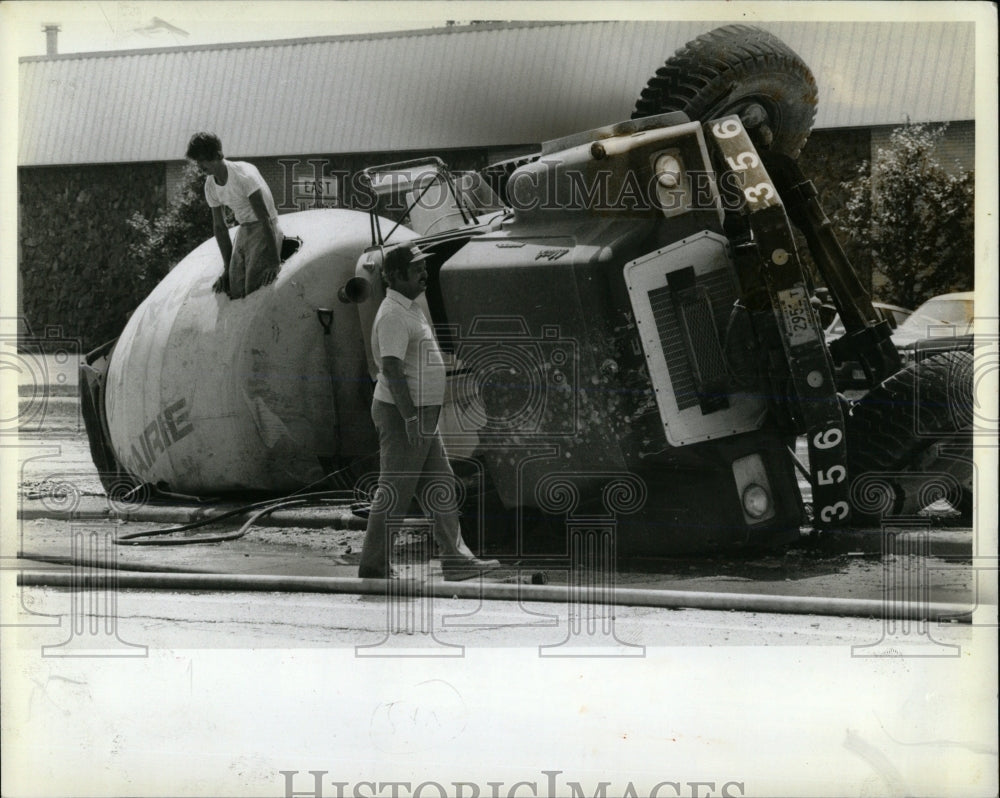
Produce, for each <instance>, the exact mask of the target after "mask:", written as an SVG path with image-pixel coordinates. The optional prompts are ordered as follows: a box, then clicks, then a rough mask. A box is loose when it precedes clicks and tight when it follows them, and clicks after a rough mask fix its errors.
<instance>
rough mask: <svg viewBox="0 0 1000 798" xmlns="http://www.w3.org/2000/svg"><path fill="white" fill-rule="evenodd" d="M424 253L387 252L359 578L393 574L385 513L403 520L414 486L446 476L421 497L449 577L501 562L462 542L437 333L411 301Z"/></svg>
mask: <svg viewBox="0 0 1000 798" xmlns="http://www.w3.org/2000/svg"><path fill="white" fill-rule="evenodd" d="M426 258H427V255H426V254H425V253H423V252H421V251H420V250H419V249H417V248H416V247H414V246H410V245H408V244H403V245H401V246H398V247H396V248H394V249H390V250H388V251H387V252H386V253H385V258H384V260H383V263H382V274H383V277H384V278H385V282H386V285H387V286H388V287H387V290H386V294H385V299H383V300H382V304H381V305H380V306H379V309H378V313H376V314H375V321H374V323H373V324H372V335H371V341H372V354H373V355H374V356H375V363H376V364H378V369H379V372H378V379H377V381H376V383H375V397H374V399H373V401H372V420H373V421H374V422H375V427H376V429H377V430H378V437H379V487H378V491H377V493H376V495H375V499H374V500H373V502H372V507H371V513H370V515H369V516H368V529H367V531H366V532H365V543H364V547H363V548H362V550H361V562H360V564H359V567H358V576H360V577H361V578H363V579H365V578H368V579H393V578H396V577H397V573H396V572H395V570H394V569H393V568H392V567H391V566H390V564H389V551H390V549H391V544H392V541H391V540H390V537H391V534H392V532H391V529H390V528H389V527H388V526H387V524H386V520H387V518H393V519H395V520H396V521H401V520H402V518H403V517H404V516H405V514H406V511H407V510H408V509H409V506H410V502H411V501H412V499H413V496H414V494H415V493H416V492H417V490H418V489H419V488H422V487H424V486H426V485H428V484H429V481H433V480H443V481H444V482H446V483H447V485H446V488H445V490H443V491H440V492H437V491H436V492H435V494H436V496H437V499H436V500H435V501H434V502H433V503H432V502H426V504H428V505H433V506H427V507H426V509H427V510H429V511H430V514H431V515H432V517H433V534H434V539H435V541H436V542H437V544H438V548H439V549H440V556H441V570H442V571H443V572H444V578H445V579H447V580H458V579H469V578H470V577H473V576H476V575H478V574H479V573H481V572H482V571H485V570H491V569H494V568H498V567H500V563H499V562H498V561H496V560H480V559H478V558H477V557H475V556H474V555H473V553H472V552H471V551H470V550H469V547H468V546H467V545H466V544H465V541H464V540H463V539H462V530H461V527H460V525H459V520H458V507H457V505H456V497H457V490H456V487H455V474H454V472H453V471H452V470H451V464H450V463H449V462H448V456H447V455H446V454H445V451H444V444H443V443H442V441H441V433H440V431H439V430H438V418H439V417H440V415H441V404H442V402H443V401H444V391H445V365H444V358H443V357H442V355H441V350H440V348H439V347H438V343H437V339H436V338H435V337H434V330H433V329H431V325H430V322H428V321H427V317H426V316H425V315H424V313H423V311H422V310H421V308H420V305H418V304H417V303H416V302H414V300H415V299H416V298H417V297H419V296H420V295H421V294H422V293H423V292H424V290H425V289H426V288H427V266H426V264H425V263H424V260H425V259H426Z"/></svg>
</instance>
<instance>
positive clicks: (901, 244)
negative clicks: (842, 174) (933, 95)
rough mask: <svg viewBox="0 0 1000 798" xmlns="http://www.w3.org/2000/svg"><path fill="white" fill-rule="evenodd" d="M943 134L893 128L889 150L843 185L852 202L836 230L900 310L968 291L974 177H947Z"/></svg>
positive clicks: (928, 129) (936, 129)
mask: <svg viewBox="0 0 1000 798" xmlns="http://www.w3.org/2000/svg"><path fill="white" fill-rule="evenodd" d="M946 129H947V125H940V126H937V127H931V126H930V125H927V124H914V125H911V124H908V125H905V126H903V127H899V128H897V129H896V130H894V131H893V132H892V134H891V136H890V139H889V147H888V148H886V149H882V148H879V149H878V151H877V153H876V156H875V159H874V161H873V162H872V163H871V165H870V166H869V164H868V163H867V162H866V163H863V164H861V166H860V167H859V168H858V170H857V173H856V175H855V177H854V178H853V179H852V180H850V181H847V182H846V183H844V184H843V185H844V188H845V189H847V190H848V192H849V197H848V200H847V203H846V205H845V207H844V209H843V211H842V212H841V213H840V214H838V222H839V227H840V231H841V233H842V234H843V235H844V236H845V237H846V238H847V239H849V240H851V241H852V242H853V243H854V244H855V245H857V246H859V247H862V248H864V249H866V250H868V251H869V252H870V254H871V258H872V263H873V265H874V267H875V268H876V269H877V270H878V272H880V273H881V276H882V278H883V279H882V282H883V285H881V286H880V287H878V288H877V289H876V293H877V294H878V295H879V298H880V299H883V300H884V301H888V302H891V303H893V304H897V305H902V306H904V307H909V308H915V307H917V306H918V305H919V304H920V303H921V302H923V301H924V300H926V299H928V298H930V297H932V296H935V295H937V294H943V293H948V292H951V291H969V290H972V287H973V279H974V274H975V263H974V257H973V243H974V238H973V235H974V191H975V180H974V174H973V172H971V171H963V170H957V171H956V173H949V172H948V170H946V169H945V168H944V167H943V166H942V165H941V163H940V162H939V161H938V160H937V157H936V155H935V150H936V147H937V144H938V142H939V141H940V139H941V137H942V136H943V135H944V133H945V130H946ZM875 282H878V280H877V279H876V281H875Z"/></svg>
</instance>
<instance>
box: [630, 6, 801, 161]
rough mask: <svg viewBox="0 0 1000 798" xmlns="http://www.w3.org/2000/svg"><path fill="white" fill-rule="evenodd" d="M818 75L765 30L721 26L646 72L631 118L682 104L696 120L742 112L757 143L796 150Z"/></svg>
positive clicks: (789, 151)
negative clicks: (644, 83)
mask: <svg viewBox="0 0 1000 798" xmlns="http://www.w3.org/2000/svg"><path fill="white" fill-rule="evenodd" d="M816 102H817V95H816V81H815V79H814V78H813V75H812V72H811V71H810V70H809V67H808V66H806V64H805V62H804V61H803V60H802V59H801V58H799V56H798V55H797V54H796V53H795V52H794V51H793V50H792V49H791V48H790V47H788V45H786V44H785V43H784V42H782V41H781V40H780V39H778V38H777V37H776V36H773V35H771V34H770V33H768V32H767V31H764V30H761V29H760V28H753V27H750V26H748V25H726V26H724V27H721V28H716V29H715V30H713V31H709V32H708V33H705V34H702V35H701V36H699V37H698V38H696V39H694V40H692V41H690V42H688V43H687V44H686V45H685V46H684V47H683V48H681V49H680V50H678V51H677V52H676V53H675V54H674V55H673V56H672V57H671V58H670V59H668V60H667V62H666V64H664V66H662V67H660V68H659V69H657V70H656V74H655V75H653V77H651V78H650V79H649V82H648V83H647V84H646V88H644V89H643V90H642V95H641V96H640V98H639V99H638V100H637V101H636V104H635V111H634V112H633V113H632V118H633V119H639V118H641V117H645V116H653V115H654V114H662V113H666V112H668V111H683V112H684V113H685V114H687V116H688V117H689V118H690V119H692V120H696V121H699V122H708V121H710V120H712V119H717V118H718V117H721V116H726V115H728V114H739V115H740V118H741V119H742V120H743V126H744V127H745V128H746V129H747V132H748V133H749V134H750V137H751V139H752V140H753V142H754V144H755V145H756V146H757V148H758V149H762V150H770V151H772V152H777V153H781V154H784V155H788V156H790V157H792V158H796V157H798V154H799V151H800V150H801V149H802V146H803V145H804V144H805V143H806V139H807V138H809V132H810V130H811V129H812V124H813V119H814V118H815V116H816Z"/></svg>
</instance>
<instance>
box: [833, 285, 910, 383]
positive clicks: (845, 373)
mask: <svg viewBox="0 0 1000 798" xmlns="http://www.w3.org/2000/svg"><path fill="white" fill-rule="evenodd" d="M824 307H826V306H824ZM831 307H832V306H831ZM872 307H873V308H874V309H875V312H876V313H877V314H878V317H879V320H880V321H887V322H889V326H890V327H891V328H892V329H893V331H894V333H895V330H897V329H898V328H899V326H900V325H901V324H903V323H904V322H905V321H906V320H907V319H908V318H910V314H911V313H912V312H913V311H911V310H907V309H906V308H901V307H899V305H887V304H886V303H884V302H872ZM821 318H822V314H821ZM845 332H846V330H845V329H844V323H843V322H842V321H841V320H840V314H839V313H837V312H836V310H835V309H834V314H833V320H832V321H831V322H830V324H829V325H828V326H827V327H826V329H825V330H824V335H825V336H826V341H827V343H829V342H830V341H832V340H834V339H835V338H839V337H840V336H842V335H843V334H844V333H845ZM833 378H834V381H835V382H836V383H837V388H838V389H839V390H841V391H845V390H856V389H861V388H867V387H868V380H867V378H866V376H865V370H864V369H863V368H862V367H861V364H860V363H859V362H858V361H856V360H848V361H845V362H843V363H834V369H833Z"/></svg>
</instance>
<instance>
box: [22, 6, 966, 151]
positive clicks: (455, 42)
mask: <svg viewBox="0 0 1000 798" xmlns="http://www.w3.org/2000/svg"><path fill="white" fill-rule="evenodd" d="M716 24H717V23H711V22H596V23H563V24H532V25H511V26H484V27H474V28H443V29H440V30H437V31H431V32H417V33H411V34H392V35H381V36H372V37H366V38H335V39H320V40H299V41H293V42H279V43H274V42H266V43H254V44H247V45H239V46H232V45H228V46H219V47H211V48H209V47H202V48H179V49H172V50H157V51H138V52H132V53H125V54H89V55H80V56H72V55H70V56H57V57H53V58H48V57H39V58H29V59H23V60H22V63H21V69H20V80H21V84H20V85H21V98H20V141H19V157H18V162H19V163H20V164H21V165H42V164H69V163H107V162H123V161H157V160H174V159H177V158H182V157H183V151H184V147H185V145H186V142H187V139H188V137H189V136H190V134H191V133H192V132H193V131H195V130H200V129H207V130H214V131H216V132H218V133H219V135H220V136H221V137H222V139H223V142H224V143H225V145H226V151H227V154H228V155H231V156H233V157H252V156H264V155H279V154H288V155H292V154H300V153H308V152H370V151H379V150H389V151H392V150H420V149H428V148H433V149H442V148H457V147H487V146H489V147H504V146H510V145H518V144H523V143H525V142H540V141H544V140H546V139H551V138H557V137H560V136H563V135H566V134H569V133H572V132H575V131H579V130H586V129H589V128H592V127H597V126H600V125H605V124H609V123H612V122H616V121H619V120H621V119H625V118H627V117H628V116H629V114H630V113H631V111H632V108H633V105H634V103H635V100H636V98H637V97H638V95H639V92H640V91H641V90H642V88H643V86H645V84H646V81H647V80H648V78H649V77H650V75H651V74H652V73H653V72H654V71H655V69H656V68H657V67H658V66H659V65H660V64H662V63H663V61H664V60H665V59H666V58H667V57H669V56H670V54H671V53H673V52H674V50H676V49H677V48H678V47H680V46H682V45H683V44H684V42H686V41H688V40H690V39H692V38H694V37H695V36H697V35H699V34H701V33H703V32H705V31H707V30H710V29H711V28H713V27H716ZM762 27H766V28H767V29H769V30H771V31H772V32H773V33H775V34H776V35H778V36H779V37H780V38H782V39H784V40H785V41H786V42H787V43H788V44H789V46H791V47H792V48H793V49H794V50H796V51H797V52H798V53H799V54H800V55H801V56H802V57H803V58H804V59H805V61H806V62H807V63H808V64H809V65H810V67H811V68H812V70H813V72H814V74H815V75H816V76H817V80H818V81H819V84H820V105H819V113H818V116H817V124H816V126H817V127H851V126H867V125H876V124H895V123H899V122H903V121H905V120H906V119H907V118H909V119H911V120H913V121H921V120H934V121H945V120H948V121H950V120H957V119H971V118H973V116H974V112H973V109H974V102H973V76H974V61H975V59H974V33H975V31H974V25H973V24H972V23H949V24H941V23H926V24H925V23H898V24H894V23H822V24H815V23H813V24H809V23H768V24H766V25H763V26H762ZM928 43H930V45H929V44H928Z"/></svg>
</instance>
